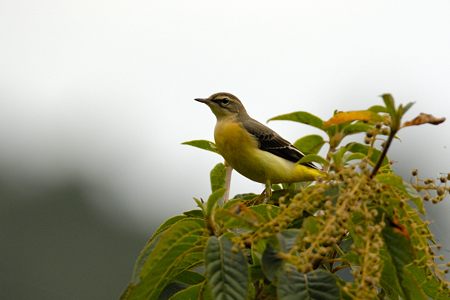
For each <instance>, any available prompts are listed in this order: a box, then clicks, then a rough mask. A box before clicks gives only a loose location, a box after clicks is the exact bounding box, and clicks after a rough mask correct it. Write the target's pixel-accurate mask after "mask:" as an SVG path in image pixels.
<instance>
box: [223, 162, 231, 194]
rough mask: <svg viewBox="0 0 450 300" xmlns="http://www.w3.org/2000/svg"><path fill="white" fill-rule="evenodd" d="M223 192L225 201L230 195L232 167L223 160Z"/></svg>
mask: <svg viewBox="0 0 450 300" xmlns="http://www.w3.org/2000/svg"><path fill="white" fill-rule="evenodd" d="M224 164H225V168H226V169H225V170H226V173H225V194H224V195H223V202H224V203H225V202H227V201H228V200H229V197H230V185H231V172H233V168H232V167H231V166H230V165H229V164H228V163H227V162H226V161H225V162H224Z"/></svg>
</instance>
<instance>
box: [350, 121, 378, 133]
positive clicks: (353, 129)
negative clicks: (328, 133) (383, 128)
mask: <svg viewBox="0 0 450 300" xmlns="http://www.w3.org/2000/svg"><path fill="white" fill-rule="evenodd" d="M372 128H373V126H372V125H370V124H368V123H364V122H355V123H353V124H349V125H347V126H345V127H344V135H351V134H356V133H361V132H367V131H369V130H370V129H372Z"/></svg>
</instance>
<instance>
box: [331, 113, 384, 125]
mask: <svg viewBox="0 0 450 300" xmlns="http://www.w3.org/2000/svg"><path fill="white" fill-rule="evenodd" d="M382 120H383V118H382V117H381V116H380V115H379V114H377V113H375V112H373V111H370V110H356V111H345V112H338V113H337V114H335V115H334V116H332V117H331V118H330V119H329V120H328V121H326V122H325V123H323V126H324V128H328V127H330V126H333V125H340V124H343V123H348V122H353V121H368V122H372V123H375V122H380V121H382Z"/></svg>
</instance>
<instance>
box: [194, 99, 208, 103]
mask: <svg viewBox="0 0 450 300" xmlns="http://www.w3.org/2000/svg"><path fill="white" fill-rule="evenodd" d="M194 100H195V101H198V102H201V103H205V104H208V98H195V99H194Z"/></svg>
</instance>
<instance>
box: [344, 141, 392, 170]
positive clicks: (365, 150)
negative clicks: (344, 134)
mask: <svg viewBox="0 0 450 300" xmlns="http://www.w3.org/2000/svg"><path fill="white" fill-rule="evenodd" d="M345 147H347V150H348V151H349V152H352V153H362V154H365V155H366V156H367V155H369V153H371V155H370V157H369V159H370V161H371V162H372V163H374V164H376V163H377V161H378V158H379V157H380V155H381V152H380V151H379V150H377V149H375V148H371V147H369V146H366V145H363V144H360V143H354V142H352V143H349V144H347V145H346V146H345ZM386 165H389V159H388V158H387V156H385V157H384V159H383V163H382V164H381V166H386Z"/></svg>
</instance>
